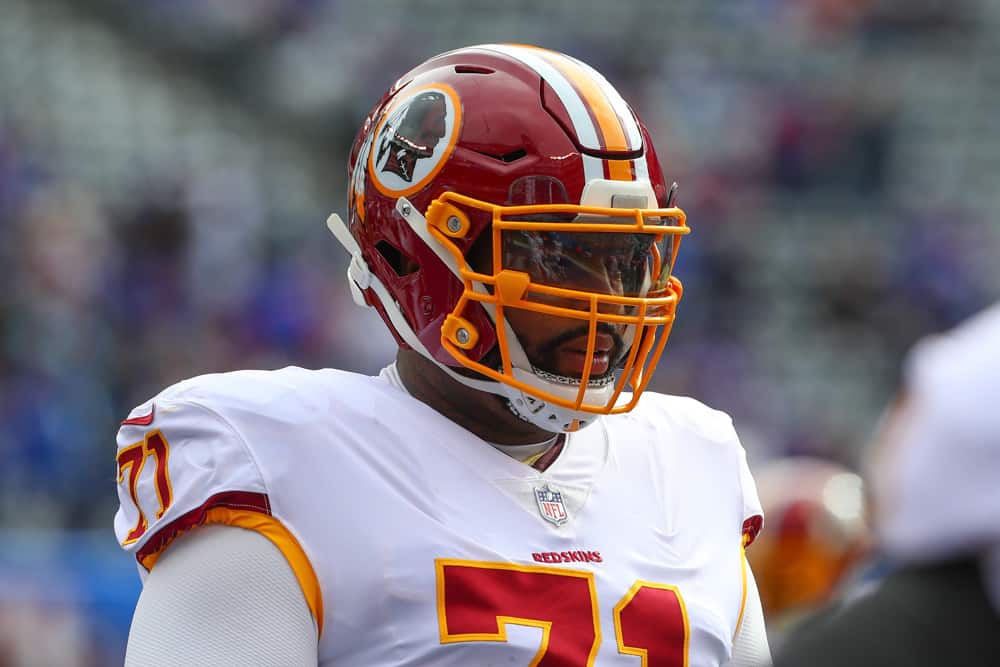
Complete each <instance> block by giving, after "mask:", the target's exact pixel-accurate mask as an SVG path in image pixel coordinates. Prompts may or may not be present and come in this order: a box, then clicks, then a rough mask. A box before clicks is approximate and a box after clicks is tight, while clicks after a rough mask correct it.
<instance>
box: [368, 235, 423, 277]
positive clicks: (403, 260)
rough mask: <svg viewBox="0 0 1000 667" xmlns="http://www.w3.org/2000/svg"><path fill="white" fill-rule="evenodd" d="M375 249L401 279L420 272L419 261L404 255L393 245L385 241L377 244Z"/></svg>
mask: <svg viewBox="0 0 1000 667" xmlns="http://www.w3.org/2000/svg"><path fill="white" fill-rule="evenodd" d="M375 249H376V250H377V251H378V254H380V255H382V259H384V260H385V262H386V264H388V265H389V267H390V268H391V269H392V270H393V271H395V272H396V275H397V276H399V277H400V278H402V277H403V276H408V275H410V274H411V273H416V272H417V271H418V270H420V264H418V263H417V260H415V259H413V258H412V257H409V256H407V255H405V254H403V251H402V250H400V249H399V248H397V247H396V246H394V245H392V244H391V243H389V242H388V241H386V240H385V239H383V240H381V241H379V242H378V243H376V244H375Z"/></svg>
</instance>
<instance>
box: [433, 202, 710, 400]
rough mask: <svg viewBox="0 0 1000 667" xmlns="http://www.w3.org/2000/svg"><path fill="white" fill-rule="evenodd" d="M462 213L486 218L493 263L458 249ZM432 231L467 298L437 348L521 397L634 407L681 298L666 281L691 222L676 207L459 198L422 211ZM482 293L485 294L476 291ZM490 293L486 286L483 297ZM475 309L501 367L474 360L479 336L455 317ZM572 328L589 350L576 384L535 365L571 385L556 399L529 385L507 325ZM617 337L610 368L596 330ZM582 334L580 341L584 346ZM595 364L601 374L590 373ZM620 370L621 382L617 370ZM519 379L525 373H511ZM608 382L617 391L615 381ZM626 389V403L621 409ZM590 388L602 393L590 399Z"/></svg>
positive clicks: (671, 280) (464, 227) (464, 225)
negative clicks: (517, 314)
mask: <svg viewBox="0 0 1000 667" xmlns="http://www.w3.org/2000/svg"><path fill="white" fill-rule="evenodd" d="M466 210H472V211H480V212H485V213H487V214H488V215H489V216H490V219H491V230H490V231H489V233H490V234H491V239H490V240H491V244H492V266H491V267H488V270H486V267H476V268H479V269H480V270H479V271H477V270H475V268H474V267H472V266H470V264H469V261H468V259H467V258H466V256H465V255H464V254H463V252H462V250H461V249H460V248H459V247H458V244H457V243H456V241H457V240H459V239H463V238H464V237H465V236H466V234H467V233H468V232H469V229H470V226H471V224H470V220H469V215H468V214H467V213H466ZM426 218H427V225H428V229H429V231H430V233H431V235H432V236H433V237H434V238H435V239H436V240H437V241H438V242H439V243H441V245H442V246H443V247H444V248H445V249H447V251H448V252H449V253H450V254H451V255H453V257H454V259H455V261H456V263H457V266H458V268H459V274H460V276H461V278H462V280H463V282H464V288H465V289H464V293H463V294H462V296H461V298H460V300H459V302H458V304H457V305H456V306H455V308H454V309H453V311H452V313H451V314H450V315H449V316H448V317H447V318H446V319H445V323H444V326H443V327H442V331H441V343H442V346H443V347H444V348H445V349H446V350H447V351H448V353H449V354H451V355H452V356H453V357H454V358H455V360H456V361H458V362H459V363H460V364H461V365H462V366H464V367H465V368H468V369H471V370H473V371H476V372H478V373H480V374H482V375H484V376H486V377H488V378H490V379H492V380H495V381H497V382H500V383H503V384H506V385H508V386H511V387H514V388H516V389H518V390H520V391H522V392H524V394H526V395H528V396H533V397H535V398H537V399H540V400H542V401H545V402H548V403H551V404H554V405H557V406H560V407H563V408H567V409H571V410H577V411H582V412H588V413H594V414H614V413H620V412H627V411H628V410H631V409H632V408H633V407H634V406H635V404H636V402H637V401H638V399H639V396H640V395H641V394H642V392H643V391H644V390H645V388H646V386H647V384H648V383H649V379H650V377H651V376H652V373H653V370H654V369H655V367H656V364H657V363H658V361H659V359H660V355H661V354H662V352H663V347H664V345H665V344H666V341H667V337H668V335H669V333H670V328H671V326H672V324H673V320H674V314H675V311H676V308H677V303H678V301H679V300H680V297H681V294H682V286H681V283H680V281H679V280H678V279H677V278H675V277H674V276H673V275H672V269H673V265H674V261H675V260H676V257H677V251H678V248H679V245H680V237H681V236H684V235H686V234H688V233H689V232H690V229H689V228H688V227H687V224H686V220H687V216H686V215H685V213H684V212H683V211H682V210H681V209H679V208H676V207H673V208H657V209H645V208H604V207H596V206H580V205H572V204H534V205H526V206H498V205H495V204H490V203H488V202H483V201H479V200H476V199H472V198H470V197H466V196H463V195H460V194H457V193H454V192H446V193H444V194H443V195H441V196H440V197H438V198H437V199H436V200H435V201H434V202H433V203H432V204H431V205H430V207H429V208H428V209H427V216H426ZM478 285H481V286H482V287H479V288H477V286H478ZM483 288H485V289H483ZM471 302H479V303H480V304H482V305H483V306H484V307H486V308H487V310H488V311H490V312H491V313H492V314H493V316H494V321H495V324H496V333H497V345H498V349H499V356H500V363H499V367H490V366H487V365H485V364H483V363H482V362H481V361H477V360H473V359H471V358H470V357H469V356H468V354H467V351H468V350H470V349H472V348H473V347H475V345H476V342H477V341H478V338H479V332H478V331H477V330H476V328H475V327H474V326H473V325H472V324H471V323H470V322H469V321H468V320H467V319H466V318H464V317H462V313H463V311H464V309H465V308H466V306H468V305H469V304H470V303H471ZM515 309H516V310H523V311H528V312H532V313H540V314H543V315H547V316H552V317H558V318H566V319H572V320H579V321H580V322H581V326H582V327H584V328H585V330H586V332H587V333H586V341H587V342H586V349H585V350H583V349H582V348H583V345H582V344H581V352H583V354H582V355H581V356H582V359H583V360H584V361H583V364H582V368H581V369H580V372H579V376H578V377H565V376H560V375H558V374H556V373H552V372H551V370H550V369H545V368H534V369H533V370H534V372H535V373H536V374H539V373H540V374H542V376H543V377H545V376H549V377H546V379H549V380H553V379H554V380H555V381H556V382H561V383H563V384H568V385H571V386H573V387H574V390H573V391H572V393H570V394H567V393H566V392H560V394H557V393H555V392H552V391H546V390H544V389H541V388H539V387H538V386H535V385H533V384H530V383H528V382H525V381H524V379H523V373H517V372H516V371H517V369H516V368H515V364H514V363H513V360H512V353H511V345H510V343H511V341H510V340H509V337H510V335H511V332H512V331H513V328H511V327H508V324H509V315H510V314H511V311H512V310H515ZM609 330H613V331H616V332H620V341H621V344H620V345H619V346H618V347H620V348H621V349H619V350H617V354H615V355H611V356H612V359H611V360H610V363H607V362H605V361H602V358H601V355H600V354H598V355H595V351H596V350H597V349H598V340H599V335H600V332H601V331H609ZM582 338H583V337H582V336H581V340H582ZM595 358H596V359H597V366H598V367H601V366H609V367H607V368H598V369H597V370H598V372H595ZM619 367H620V369H621V371H620V373H619V374H618V378H617V381H615V378H614V370H615V369H616V368H619ZM518 375H520V376H521V377H518ZM612 383H613V384H614V386H613V388H612V387H611V384H612ZM626 386H631V388H632V396H631V398H630V399H629V400H628V401H626V402H624V403H622V404H621V405H619V404H618V398H619V396H620V395H621V393H622V392H623V391H624V389H625V387H626ZM595 387H603V388H604V389H605V390H604V391H600V392H597V398H598V400H588V397H589V398H593V397H594V396H595V392H594V391H590V392H589V393H588V390H593V389H595Z"/></svg>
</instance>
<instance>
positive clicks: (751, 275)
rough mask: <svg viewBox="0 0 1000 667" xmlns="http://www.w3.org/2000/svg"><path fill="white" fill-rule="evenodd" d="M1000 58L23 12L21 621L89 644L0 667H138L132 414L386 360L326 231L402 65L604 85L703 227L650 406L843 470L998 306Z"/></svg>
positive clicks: (816, 7)
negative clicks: (125, 648)
mask: <svg viewBox="0 0 1000 667" xmlns="http://www.w3.org/2000/svg"><path fill="white" fill-rule="evenodd" d="M998 34H1000V3H996V2H992V1H991V0H951V1H945V0H807V1H794V0H751V1H748V2H746V1H745V2H737V1H734V0H712V1H705V0H672V1H671V2H658V1H656V0H619V2H614V3H600V2H595V1H593V0H553V1H552V2H546V3H541V2H537V1H529V0H507V2H505V3H502V9H501V8H500V6H499V5H498V3H495V2H483V1H482V0H414V1H411V2H389V1H388V0H371V1H370V2H365V3H361V2H344V1H337V0H253V1H247V2H240V3H232V2H227V1H226V0H141V1H136V0H79V1H74V0H0V280H2V284H3V289H2V290H0V619H11V618H18V619H21V620H20V621H19V622H21V623H23V624H24V627H28V626H30V625H31V623H32V621H31V618H33V616H32V615H33V614H35V613H44V614H51V616H50V617H48V618H50V620H53V624H54V623H55V620H58V619H63V622H62V624H61V625H59V627H60V628H64V630H63V631H62V634H63V635H65V637H66V638H65V639H64V640H63V641H64V643H70V644H72V643H73V642H76V644H72V646H75V647H76V648H75V649H74V650H71V651H67V654H66V655H67V656H70V657H62V658H59V657H44V656H43V657H38V656H37V655H36V658H31V657H23V656H24V655H27V656H30V655H31V653H30V652H28V653H25V654H23V655H22V654H18V653H17V652H16V651H17V649H16V648H15V644H16V642H14V641H13V640H12V639H11V638H10V637H8V636H6V635H4V634H2V633H0V664H3V665H6V664H15V665H19V664H59V665H73V664H81V665H91V664H94V665H96V664H106V661H107V660H108V657H107V656H108V655H111V656H114V658H115V659H117V656H118V655H120V650H121V645H122V642H123V638H124V635H125V632H126V630H127V624H128V618H129V613H130V611H131V605H132V603H133V601H134V598H135V595H136V592H137V590H138V583H137V581H135V577H132V576H130V575H127V576H125V577H124V579H125V580H127V581H128V582H129V584H120V583H119V582H120V581H122V579H123V577H122V576H120V572H122V571H123V570H124V571H126V572H131V569H132V565H131V563H130V562H128V558H126V557H125V556H124V554H120V553H118V552H116V550H115V545H114V543H113V542H114V537H113V535H112V533H111V529H110V526H111V517H112V515H113V513H114V509H115V507H116V503H117V499H116V497H115V494H114V474H115V470H114V465H113V462H112V461H113V459H112V452H113V450H114V444H113V438H114V433H115V430H116V424H117V422H118V420H120V419H121V418H122V417H123V416H124V415H125V414H126V412H127V411H128V409H129V408H130V407H131V406H132V405H133V404H135V403H137V402H139V401H141V400H144V399H145V398H147V397H148V396H150V395H152V394H153V393H155V392H156V391H157V390H158V389H159V388H161V387H163V386H165V385H167V384H170V383H172V382H174V381H176V380H179V379H181V378H183V377H186V376H190V375H194V374H199V373H203V372H212V371H223V370H229V369H233V368H238V367H262V368H275V367H281V366H283V365H287V364H296V365H302V366H307V367H319V366H338V367H342V368H350V369H356V370H359V371H365V372H372V371H375V370H377V369H378V368H379V367H380V366H381V365H382V364H383V363H384V362H385V361H387V360H388V359H389V358H390V355H391V350H392V344H391V341H390V339H389V337H388V335H387V334H385V333H383V331H382V327H381V325H380V324H379V323H378V321H377V320H376V319H375V317H374V316H372V315H370V314H365V313H363V312H361V311H360V310H358V309H356V308H355V307H353V305H352V303H351V301H350V297H349V294H348V292H347V290H346V287H345V285H344V283H343V281H342V280H341V276H342V273H343V270H344V268H345V262H344V260H345V257H344V255H343V253H342V252H341V251H340V249H339V247H338V246H337V245H336V244H335V243H334V242H333V240H332V239H330V238H328V235H327V233H326V231H325V228H324V225H323V221H324V220H325V217H326V215H327V214H328V213H329V212H330V211H333V210H340V209H342V208H343V189H344V180H345V167H344V165H345V162H346V151H347V149H348V147H349V142H350V141H351V139H352V138H353V133H354V131H355V129H356V127H357V124H358V122H359V121H360V119H361V118H362V116H363V114H364V113H365V112H366V111H367V110H368V109H369V107H370V106H371V105H372V103H373V102H374V101H375V99H376V97H377V96H378V95H379V94H380V93H381V91H383V90H384V89H385V88H386V87H387V86H388V84H389V83H390V82H391V81H392V79H393V78H394V76H395V75H398V74H400V73H402V71H404V70H405V69H406V68H407V67H409V66H410V65H411V64H413V63H415V62H418V61H420V60H422V59H424V58H426V57H427V56H429V55H431V54H433V53H436V52H439V51H443V50H447V49H449V48H453V47H457V46H461V45H466V44H473V43H479V42H488V41H500V40H503V41H518V42H528V43H536V44H540V45H544V46H549V47H552V48H556V49H561V50H564V51H567V52H568V53H570V54H572V55H575V56H578V57H580V58H582V59H584V60H586V61H588V62H590V63H591V64H593V65H595V66H596V67H598V68H599V69H601V70H602V71H604V72H605V74H606V75H607V76H608V78H609V79H610V80H611V81H613V82H614V83H615V84H617V85H618V87H619V88H620V89H621V90H622V91H623V92H624V93H625V95H626V96H627V97H629V98H630V99H631V100H633V102H634V104H635V106H636V107H637V108H638V109H639V110H640V112H641V113H642V115H643V117H644V118H645V119H646V121H647V122H648V124H649V126H650V130H651V132H652V134H653V136H654V138H655V139H656V141H657V143H658V148H659V152H660V156H661V160H662V161H663V163H664V168H665V171H666V173H667V175H668V178H672V179H674V180H676V181H678V182H679V183H680V184H681V191H680V194H681V196H680V201H681V204H682V205H683V206H684V207H685V208H686V209H687V211H688V214H689V222H690V224H691V225H692V227H693V228H694V233H693V234H692V236H691V237H690V238H689V239H688V240H686V241H685V242H684V247H683V249H682V253H681V255H682V257H681V260H680V263H679V268H678V274H679V275H680V277H681V278H682V280H683V281H684V283H685V288H686V289H685V299H684V303H683V304H682V305H681V309H680V319H679V321H678V324H677V326H676V327H675V328H674V334H673V339H672V341H671V343H670V345H669V346H668V351H667V355H666V356H665V360H664V362H663V363H662V364H661V367H660V370H659V371H658V375H657V378H656V380H655V383H656V386H657V388H658V389H660V390H663V391H668V392H671V393H686V394H690V395H693V396H695V397H697V398H699V399H701V400H704V401H706V402H708V403H710V404H712V405H714V406H716V407H719V408H721V409H725V410H727V411H729V412H730V413H732V414H733V415H734V416H735V418H736V421H737V426H738V427H739V429H740V430H741V433H742V434H743V436H744V439H745V444H746V445H747V447H748V449H749V451H750V456H751V462H753V461H755V460H756V461H765V460H768V459H771V458H775V457H778V456H784V455H788V454H809V455H814V456H821V457H826V458H829V459H832V460H836V461H840V462H842V463H846V464H849V465H850V464H852V463H854V462H855V460H856V457H857V454H858V450H859V448H860V447H861V446H862V445H863V443H864V441H865V438H866V436H867V434H868V432H869V431H870V430H871V428H872V426H873V424H874V422H875V420H876V418H877V416H878V411H879V410H880V409H881V407H882V405H884V403H885V401H886V399H887V398H888V395H889V392H890V391H891V390H892V387H893V386H894V382H895V373H896V370H897V365H898V362H899V359H900V355H901V354H902V352H903V351H904V350H905V349H906V348H907V347H908V346H909V344H910V343H911V342H912V341H914V340H915V339H916V338H917V337H919V336H921V335H923V334H926V333H928V332H932V331H937V330H941V329H944V328H946V327H949V326H951V325H953V324H955V323H956V322H958V321H959V320H960V319H962V318H963V317H965V316H967V315H969V314H971V313H972V312H973V311H975V310H977V309H978V308H980V307H982V306H984V305H985V304H986V303H988V302H990V301H991V300H995V299H996V298H998V297H1000V263H998V262H997V261H996V257H997V256H998V255H1000V253H998V251H1000V187H997V184H998V183H1000V178H998V177H1000V133H998V132H996V131H995V127H994V125H995V122H996V118H997V117H998V115H1000V92H998V91H1000V86H998V85H997V84H998V83H1000V39H998V38H997V35H998ZM43 572H51V573H54V574H53V575H52V579H51V581H48V582H45V583H46V585H45V586H34V584H31V582H35V581H36V579H37V581H44V580H45V579H46V577H45V576H43V575H42V574H41V573H43ZM32 573H33V574H32ZM113 574H118V575H119V576H112V575H113ZM87 577H91V579H92V580H94V578H97V579H96V580H98V581H100V582H102V583H101V584H100V585H98V586H96V587H95V586H89V585H83V584H81V583H80V582H83V581H87ZM53 582H56V583H58V582H63V583H62V584H60V585H54V583H53ZM74 582H75V583H74ZM133 583H134V587H128V586H129V585H131V584H133ZM116 587H117V588H116ZM112 589H115V590H112ZM12 623H13V622H10V623H6V622H0V625H6V626H7V627H14V626H13V625H12ZM74 624H75V625H74ZM19 627H20V626H19ZM44 634H45V633H43V632H42V631H39V633H38V634H37V635H36V636H37V637H42V636H43V635H44ZM19 636H20V637H21V639H22V640H23V638H24V637H26V636H30V634H29V633H19ZM61 636H62V635H61ZM8 647H10V648H8ZM17 655H22V657H20V658H19V657H16V656H17ZM32 660H35V661H34V662H33V661H32Z"/></svg>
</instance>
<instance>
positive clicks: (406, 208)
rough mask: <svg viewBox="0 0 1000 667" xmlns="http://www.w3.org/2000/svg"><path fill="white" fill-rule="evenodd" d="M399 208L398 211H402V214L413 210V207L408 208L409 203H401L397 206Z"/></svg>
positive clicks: (407, 213)
mask: <svg viewBox="0 0 1000 667" xmlns="http://www.w3.org/2000/svg"><path fill="white" fill-rule="evenodd" d="M399 210H400V212H402V214H403V215H409V214H410V213H412V212H413V209H412V208H410V205H409V204H403V205H402V206H400V207H399Z"/></svg>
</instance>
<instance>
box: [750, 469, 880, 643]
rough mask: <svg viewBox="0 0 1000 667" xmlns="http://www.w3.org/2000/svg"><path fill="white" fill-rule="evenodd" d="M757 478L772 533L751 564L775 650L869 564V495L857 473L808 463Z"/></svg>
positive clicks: (760, 539) (756, 547)
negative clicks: (867, 561) (812, 613)
mask: <svg viewBox="0 0 1000 667" xmlns="http://www.w3.org/2000/svg"><path fill="white" fill-rule="evenodd" d="M754 478H755V479H756V481H757V489H758V493H759V496H760V502H761V507H763V509H764V515H765V516H766V517H767V519H768V529H767V530H766V531H763V532H762V533H761V535H760V536H759V537H758V538H757V541H756V542H754V548H753V549H752V550H751V551H750V552H749V555H748V558H749V560H750V564H751V566H753V571H754V575H755V576H756V577H757V588H758V589H759V590H760V598H761V603H762V604H763V607H764V618H765V620H766V621H767V630H768V638H769V641H770V644H771V647H772V649H775V648H776V647H778V646H780V645H781V643H782V640H783V638H784V637H786V636H787V634H788V632H789V631H790V630H793V629H794V628H795V626H796V624H797V623H798V622H799V621H800V620H801V619H802V618H803V617H805V616H807V615H808V614H810V613H811V612H814V611H816V610H817V609H818V608H820V607H822V606H823V605H825V604H826V603H828V602H829V601H831V600H832V599H834V598H835V597H836V596H838V595H839V594H841V592H842V588H843V586H844V584H845V583H846V582H851V581H852V580H853V578H854V577H853V575H855V574H856V573H857V571H858V569H859V568H861V566H862V564H863V563H864V562H865V556H866V555H867V553H868V543H869V539H870V538H869V530H868V517H867V515H866V500H865V490H864V483H863V481H862V479H861V477H860V476H859V475H858V474H857V473H854V472H852V471H851V470H849V469H848V468H847V467H845V466H843V465H841V464H839V463H835V462H833V461H827V460H823V459H819V458H815V457H809V456H795V457H784V458H779V459H774V460H771V461H767V462H765V463H764V464H762V465H760V466H757V467H756V469H755V471H754Z"/></svg>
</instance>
